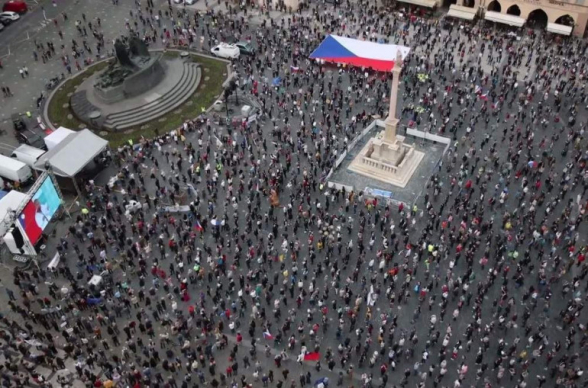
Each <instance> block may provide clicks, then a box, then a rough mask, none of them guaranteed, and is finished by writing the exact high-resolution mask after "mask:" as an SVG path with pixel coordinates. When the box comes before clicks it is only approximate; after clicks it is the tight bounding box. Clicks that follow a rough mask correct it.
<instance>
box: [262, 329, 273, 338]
mask: <svg viewBox="0 0 588 388" xmlns="http://www.w3.org/2000/svg"><path fill="white" fill-rule="evenodd" d="M263 338H265V339H266V340H273V339H274V336H273V335H271V333H270V332H269V330H266V331H264V332H263Z"/></svg>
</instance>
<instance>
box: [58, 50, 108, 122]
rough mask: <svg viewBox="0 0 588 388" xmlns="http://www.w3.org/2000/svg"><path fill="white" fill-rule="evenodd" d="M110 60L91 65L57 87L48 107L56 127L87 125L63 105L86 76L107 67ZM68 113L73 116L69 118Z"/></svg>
mask: <svg viewBox="0 0 588 388" xmlns="http://www.w3.org/2000/svg"><path fill="white" fill-rule="evenodd" d="M108 62H109V61H104V62H100V63H98V64H96V65H94V66H90V67H89V68H87V69H86V70H85V71H84V72H82V73H80V74H78V75H76V76H75V77H73V78H72V79H70V80H67V81H65V83H64V84H63V85H62V86H61V87H60V88H59V89H57V91H56V92H55V94H54V95H53V98H51V101H49V107H48V108H47V114H48V115H49V121H51V123H53V125H54V126H55V127H66V128H69V129H72V130H76V131H77V130H78V129H80V125H85V124H84V123H83V122H81V121H80V120H78V119H77V118H76V117H75V116H74V114H73V113H72V111H71V109H70V108H64V107H63V106H64V105H65V104H69V96H68V94H70V93H75V91H76V89H77V87H78V86H80V84H81V83H82V82H84V78H87V77H90V76H92V75H93V74H94V73H96V72H97V71H100V70H103V69H105V68H106V67H107V66H108ZM68 115H71V116H72V118H71V119H70V118H68Z"/></svg>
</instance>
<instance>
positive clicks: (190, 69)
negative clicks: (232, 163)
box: [104, 62, 201, 130]
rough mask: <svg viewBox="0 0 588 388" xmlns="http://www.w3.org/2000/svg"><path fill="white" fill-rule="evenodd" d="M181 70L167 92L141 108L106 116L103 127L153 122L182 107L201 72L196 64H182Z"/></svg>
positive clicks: (125, 126) (129, 125)
mask: <svg viewBox="0 0 588 388" xmlns="http://www.w3.org/2000/svg"><path fill="white" fill-rule="evenodd" d="M182 69H183V73H182V76H181V77H180V79H179V81H178V83H177V84H176V85H175V86H174V87H172V88H171V89H170V90H169V91H168V92H166V93H165V94H163V95H162V96H160V97H159V98H157V99H156V100H154V101H151V102H149V103H148V104H145V105H143V106H140V107H137V108H133V109H129V110H127V111H123V112H117V113H112V114H110V115H108V116H107V118H106V120H105V121H104V126H106V127H107V128H111V129H114V130H121V129H125V128H130V127H133V126H135V125H139V124H142V123H146V122H148V121H151V120H154V119H156V118H158V117H160V116H163V115H164V114H166V113H168V112H170V111H172V110H173V109H175V108H177V107H178V106H180V105H182V104H183V103H184V102H186V100H187V99H188V98H189V97H190V96H191V95H192V94H193V93H194V92H195V91H196V89H197V88H198V84H199V83H200V77H201V70H200V68H199V65H198V64H196V63H191V62H187V63H184V65H183V68H182Z"/></svg>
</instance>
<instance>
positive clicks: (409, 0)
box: [400, 0, 437, 8]
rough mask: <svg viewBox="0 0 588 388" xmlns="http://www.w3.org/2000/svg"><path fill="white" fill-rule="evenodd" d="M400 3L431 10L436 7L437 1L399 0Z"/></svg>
mask: <svg viewBox="0 0 588 388" xmlns="http://www.w3.org/2000/svg"><path fill="white" fill-rule="evenodd" d="M400 2H402V3H408V4H414V5H418V6H420V7H427V8H433V7H435V6H437V0H400Z"/></svg>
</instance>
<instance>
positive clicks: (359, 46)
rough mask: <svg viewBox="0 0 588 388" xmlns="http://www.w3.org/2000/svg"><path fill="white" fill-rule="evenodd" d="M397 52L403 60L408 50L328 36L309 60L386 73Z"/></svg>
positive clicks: (390, 69) (406, 48)
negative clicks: (369, 68) (366, 68)
mask: <svg viewBox="0 0 588 388" xmlns="http://www.w3.org/2000/svg"><path fill="white" fill-rule="evenodd" d="M399 52H400V55H401V57H402V59H404V58H406V56H407V55H408V53H409V52H410V48H408V47H405V46H397V45H395V44H382V43H376V42H370V41H366V40H359V39H352V38H345V37H343V36H337V35H329V36H327V37H326V38H325V39H324V40H323V41H322V42H321V44H320V45H319V46H318V47H317V48H316V49H315V50H314V51H313V52H312V54H310V58H312V59H320V60H323V61H326V62H334V63H340V64H345V65H350V66H357V67H371V68H372V69H374V70H377V71H386V72H388V71H392V69H393V68H394V61H396V58H397V56H398V53H399Z"/></svg>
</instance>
